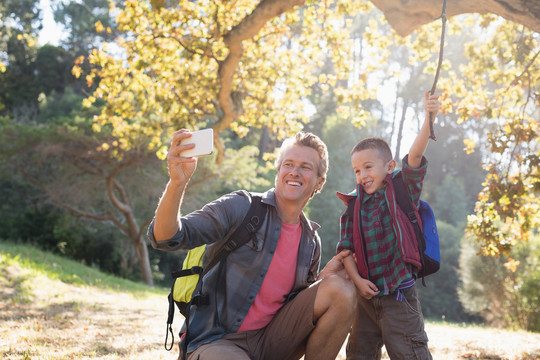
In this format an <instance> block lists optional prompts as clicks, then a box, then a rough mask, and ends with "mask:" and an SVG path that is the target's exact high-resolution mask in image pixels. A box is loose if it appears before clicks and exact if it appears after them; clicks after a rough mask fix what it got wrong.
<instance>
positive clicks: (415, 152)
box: [408, 91, 441, 169]
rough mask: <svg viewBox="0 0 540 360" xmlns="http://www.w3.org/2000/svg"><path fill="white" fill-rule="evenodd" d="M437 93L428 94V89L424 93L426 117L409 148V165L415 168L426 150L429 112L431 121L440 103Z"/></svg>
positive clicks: (418, 165)
mask: <svg viewBox="0 0 540 360" xmlns="http://www.w3.org/2000/svg"><path fill="white" fill-rule="evenodd" d="M438 98H439V95H430V94H429V91H426V92H425V94H424V110H425V111H426V119H425V120H424V124H423V125H422V128H421V129H420V132H419V133H418V135H417V136H416V139H414V142H413V144H412V146H411V149H410V150H409V161H408V163H409V167H411V168H413V169H417V168H419V167H420V164H421V163H422V157H423V156H424V153H425V152H426V148H427V146H428V142H429V114H430V113H432V114H433V121H435V118H436V116H437V113H438V112H439V109H440V107H441V103H440V102H439V100H438Z"/></svg>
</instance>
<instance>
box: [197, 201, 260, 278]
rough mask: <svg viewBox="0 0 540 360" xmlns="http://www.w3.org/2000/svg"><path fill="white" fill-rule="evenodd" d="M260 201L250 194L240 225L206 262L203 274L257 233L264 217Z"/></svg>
mask: <svg viewBox="0 0 540 360" xmlns="http://www.w3.org/2000/svg"><path fill="white" fill-rule="evenodd" d="M261 200H262V197H261V196H260V195H253V194H251V206H250V207H249V211H248V213H247V214H246V216H245V217H244V220H243V221H242V224H240V226H239V227H238V228H237V229H236V231H235V232H234V234H233V235H231V237H230V238H229V240H228V241H227V242H226V243H225V245H224V246H222V247H221V249H219V250H218V251H217V252H216V253H215V255H214V257H213V258H212V259H209V260H208V263H207V264H206V267H205V269H204V273H203V274H206V273H207V272H208V271H209V270H210V269H212V268H213V267H214V266H215V265H216V264H217V263H219V262H220V261H221V259H223V258H224V257H226V256H227V255H229V254H230V253H231V252H233V251H234V250H236V249H238V248H239V247H240V246H242V245H244V244H246V243H247V242H248V241H249V240H250V239H252V238H253V237H254V236H255V234H256V233H257V231H259V229H260V228H261V226H262V223H263V219H264V216H265V215H266V205H264V204H263V203H262V201H261Z"/></svg>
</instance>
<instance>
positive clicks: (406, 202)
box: [392, 175, 419, 226]
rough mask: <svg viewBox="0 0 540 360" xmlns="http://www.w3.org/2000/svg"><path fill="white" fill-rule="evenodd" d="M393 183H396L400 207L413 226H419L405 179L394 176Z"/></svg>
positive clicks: (397, 199) (396, 195)
mask: <svg viewBox="0 0 540 360" xmlns="http://www.w3.org/2000/svg"><path fill="white" fill-rule="evenodd" d="M392 182H393V183H394V194H395V197H396V201H397V203H398V205H399V207H400V208H401V210H402V211H403V212H404V213H405V214H406V215H407V217H408V218H409V220H410V221H411V223H413V225H414V224H417V225H418V226H419V224H418V219H417V217H416V213H415V212H414V208H413V205H412V199H411V197H410V195H409V191H408V190H407V188H406V187H405V184H404V183H403V177H401V176H399V175H398V176H394V177H393V178H392Z"/></svg>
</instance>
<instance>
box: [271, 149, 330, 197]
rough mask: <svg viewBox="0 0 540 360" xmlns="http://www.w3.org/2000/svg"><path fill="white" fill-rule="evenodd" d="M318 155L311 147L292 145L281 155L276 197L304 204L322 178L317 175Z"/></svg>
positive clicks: (318, 186)
mask: <svg viewBox="0 0 540 360" xmlns="http://www.w3.org/2000/svg"><path fill="white" fill-rule="evenodd" d="M319 161H320V159H319V154H318V153H317V151H316V150H315V149H313V148H311V147H307V146H301V145H292V146H290V147H289V148H287V149H286V150H285V152H284V153H283V161H282V162H281V165H280V167H279V169H278V173H277V176H276V196H277V197H279V198H280V199H281V200H284V201H298V202H299V203H306V202H307V201H308V200H309V199H310V198H311V196H312V195H313V193H314V192H315V190H316V189H318V188H320V186H321V184H322V183H323V182H324V178H323V177H321V176H319V175H318V168H319Z"/></svg>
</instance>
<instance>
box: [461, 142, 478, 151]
mask: <svg viewBox="0 0 540 360" xmlns="http://www.w3.org/2000/svg"><path fill="white" fill-rule="evenodd" d="M463 145H465V152H466V153H467V154H471V153H473V152H474V148H475V146H476V142H475V141H474V140H473V139H463Z"/></svg>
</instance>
